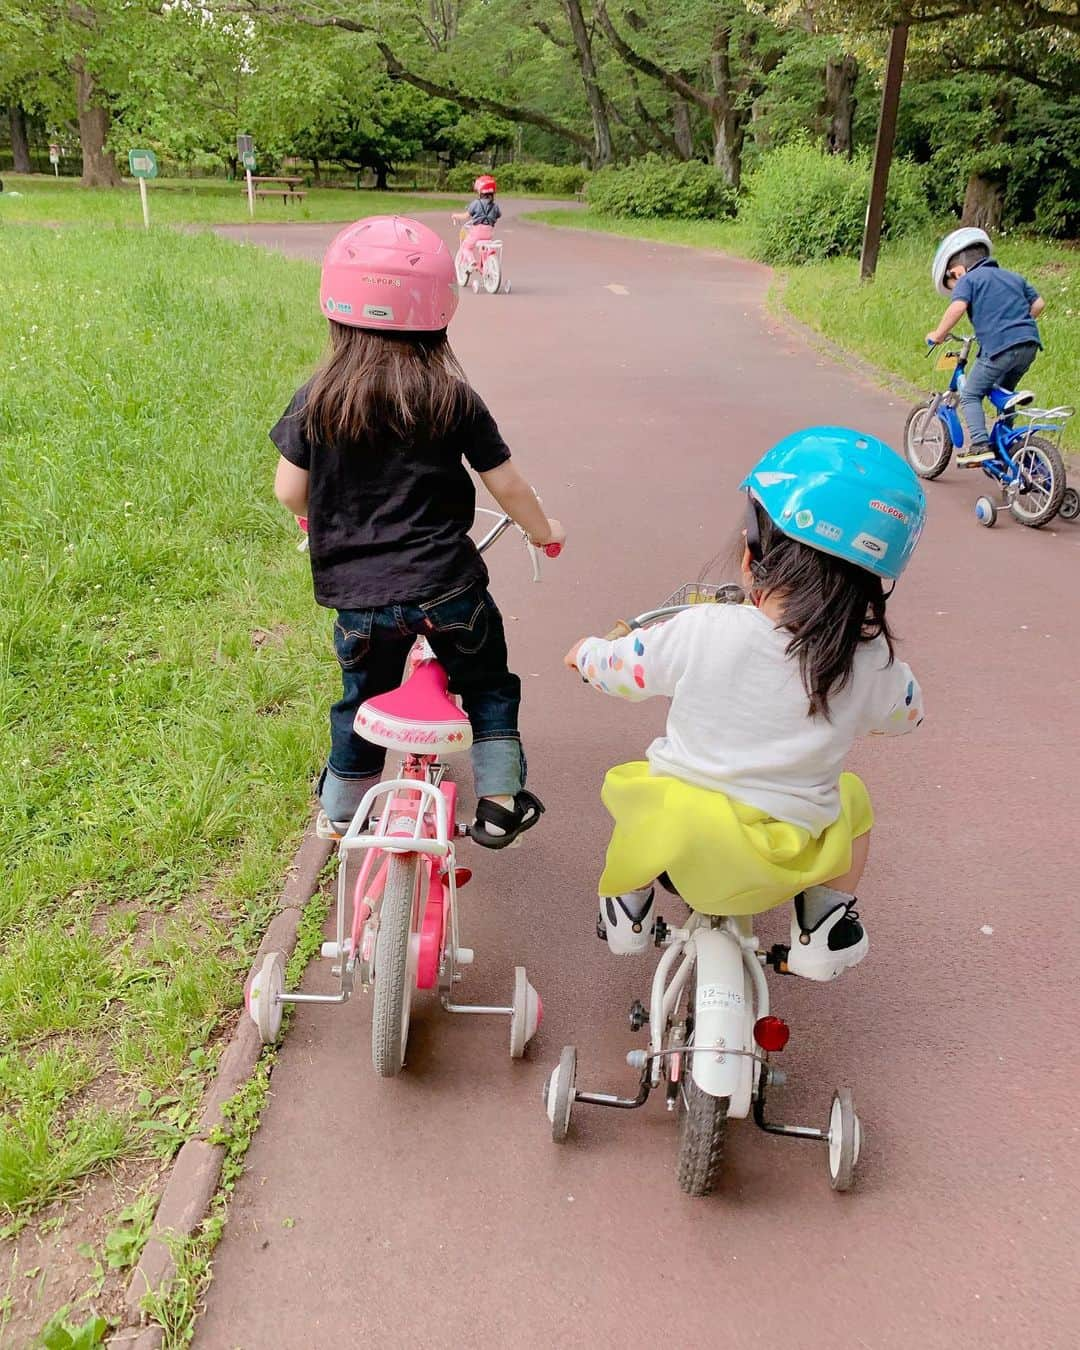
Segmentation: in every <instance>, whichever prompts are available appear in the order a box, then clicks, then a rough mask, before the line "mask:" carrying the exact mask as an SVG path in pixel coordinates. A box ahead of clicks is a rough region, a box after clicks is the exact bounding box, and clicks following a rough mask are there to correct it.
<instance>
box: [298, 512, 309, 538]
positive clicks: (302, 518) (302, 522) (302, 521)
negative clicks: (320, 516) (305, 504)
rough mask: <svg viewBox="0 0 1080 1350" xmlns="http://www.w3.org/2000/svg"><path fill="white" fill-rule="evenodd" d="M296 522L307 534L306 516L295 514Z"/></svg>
mask: <svg viewBox="0 0 1080 1350" xmlns="http://www.w3.org/2000/svg"><path fill="white" fill-rule="evenodd" d="M296 523H297V525H299V526H300V528H301V529H302V530H303V531H304V533H305V534H307V532H308V528H307V516H297V517H296Z"/></svg>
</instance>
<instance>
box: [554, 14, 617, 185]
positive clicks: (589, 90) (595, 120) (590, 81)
mask: <svg viewBox="0 0 1080 1350" xmlns="http://www.w3.org/2000/svg"><path fill="white" fill-rule="evenodd" d="M563 8H564V9H565V10H566V17H567V19H569V21H570V32H571V33H572V34H573V37H574V46H575V47H576V48H577V56H578V67H579V69H580V70H581V82H582V84H583V85H584V86H585V98H586V101H587V102H588V104H589V113H590V115H591V117H592V126H593V154H592V159H593V165H592V167H593V168H594V169H602V168H603V167H604V165H605V164H607V163H609V161H610V160H611V127H610V125H609V123H608V115H607V105H606V104H605V102H604V95H603V93H602V91H601V89H600V85H599V83H598V82H597V79H596V63H595V62H594V61H593V53H592V40H591V38H590V37H589V30H588V28H587V27H586V25H585V19H584V16H583V15H582V13H581V3H580V0H563Z"/></svg>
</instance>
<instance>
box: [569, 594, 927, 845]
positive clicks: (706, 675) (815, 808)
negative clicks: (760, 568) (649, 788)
mask: <svg viewBox="0 0 1080 1350" xmlns="http://www.w3.org/2000/svg"><path fill="white" fill-rule="evenodd" d="M790 640H791V634H790V632H788V630H787V629H785V628H783V627H777V626H776V625H775V624H774V622H773V620H772V619H770V618H769V617H768V616H767V615H765V614H763V613H762V612H761V611H760V610H759V609H755V608H754V606H753V605H696V606H694V607H693V608H692V609H688V610H685V611H684V612H683V613H681V614H678V615H676V616H675V617H674V618H672V619H669V620H668V621H667V622H666V623H662V624H658V625H656V626H655V627H652V628H647V629H644V630H642V631H640V632H633V633H630V634H629V635H628V636H627V637H623V638H619V639H617V640H616V641H614V642H609V641H607V640H606V639H604V638H595V637H594V638H587V639H586V640H585V642H583V643H582V645H581V647H580V648H579V650H578V654H577V664H578V669H579V670H580V671H581V673H582V675H583V676H584V678H585V679H586V680H587V681H588V682H589V683H590V684H591V685H593V686H594V688H596V689H600V690H602V691H603V692H604V693H606V694H612V695H615V696H616V697H619V698H626V699H631V700H634V701H637V700H639V699H645V698H652V697H653V696H654V695H661V696H663V697H666V698H670V699H671V707H670V709H669V710H668V718H667V728H666V731H665V733H664V735H663V736H660V737H658V738H657V739H656V740H655V741H653V743H652V745H650V746H649V749H648V752H647V757H648V760H649V764H650V766H651V768H652V772H653V773H654V774H669V775H671V776H672V777H674V778H681V779H683V781H684V782H687V783H694V784H696V785H697V786H698V787H703V788H710V789H712V790H714V791H717V792H724V793H727V795H728V796H729V797H732V798H734V799H735V800H737V801H740V802H745V803H746V804H747V805H748V806H753V807H757V808H758V810H761V811H765V812H767V813H768V814H769V815H770V816H772V817H774V818H775V819H776V820H785V821H789V822H790V823H791V824H793V825H801V826H802V827H803V828H805V829H807V830H809V831H810V833H811V834H812V835H813V836H814V837H815V838H816V837H817V836H818V835H819V834H820V833H821V831H822V830H823V829H825V827H826V826H827V825H831V824H832V822H833V821H834V820H836V819H837V817H838V816H839V814H840V791H839V778H840V772H841V770H842V768H843V766H844V760H845V758H846V757H847V754H848V751H849V750H850V749H851V746H852V744H853V742H854V741H855V740H856V739H857V738H858V737H860V736H867V735H902V734H903V733H904V732H907V731H911V730H913V729H914V728H915V727H917V726H918V725H919V723H920V722H921V721H922V718H923V701H922V691H921V690H920V688H919V685H918V681H917V680H916V679H915V677H914V675H913V674H912V673H911V669H910V667H908V666H907V665H906V664H905V663H904V662H903V661H894V662H893V663H892V664H891V665H890V664H889V653H888V648H887V647H886V646H885V642H884V639H882V638H877V639H875V640H874V641H873V642H867V643H865V644H863V645H862V646H861V647H860V648H859V650H858V652H857V654H856V657H855V668H854V671H853V672H852V677H851V679H850V680H849V681H848V683H847V684H846V685H845V686H844V688H843V689H841V690H839V691H838V692H837V693H834V694H832V695H831V696H830V698H829V717H828V718H825V717H822V716H814V717H811V716H809V715H808V711H807V710H808V708H809V699H808V697H807V693H806V689H805V687H804V686H803V682H802V679H801V677H800V675H799V664H798V661H797V660H795V659H793V658H791V657H789V656H788V655H787V652H786V648H787V645H788V643H789V641H790Z"/></svg>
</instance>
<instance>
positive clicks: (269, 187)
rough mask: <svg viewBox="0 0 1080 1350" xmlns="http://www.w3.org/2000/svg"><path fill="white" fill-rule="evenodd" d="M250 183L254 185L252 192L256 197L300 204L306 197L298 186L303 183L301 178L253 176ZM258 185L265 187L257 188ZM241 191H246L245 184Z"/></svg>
mask: <svg viewBox="0 0 1080 1350" xmlns="http://www.w3.org/2000/svg"><path fill="white" fill-rule="evenodd" d="M251 181H252V183H254V184H255V185H256V186H255V190H254V192H255V196H256V197H280V198H281V200H282V201H283V202H286V203H287V202H292V201H296V202H302V201H303V200H304V198H305V197H306V196H307V193H306V192H304V191H303V190H302V189H301V187H300V184H301V183H302V182H303V181H304V180H303V179H302V178H274V177H270V176H269V175H260V176H259V177H256V176H255V175H254V174H253V175H252V178H251ZM260 184H265V185H266V186H259V185H260ZM243 191H244V192H246V191H247V185H246V184H245V185H244V188H243Z"/></svg>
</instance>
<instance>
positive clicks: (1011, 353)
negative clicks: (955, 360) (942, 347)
mask: <svg viewBox="0 0 1080 1350" xmlns="http://www.w3.org/2000/svg"><path fill="white" fill-rule="evenodd" d="M1038 354H1039V344H1038V343H1037V342H1018V343H1017V344H1016V346H1015V347H1007V348H1006V349H1005V350H1004V351H1003V352H998V354H997V356H980V357H979V359H978V360H977V361H976V362H975V364H974V365H973V366H972V367H971V370H970V371H969V372H968V377H967V380H966V381H965V382H964V390H963V393H962V394H961V395H960V406H961V408H962V409H963V410H964V421H965V422H966V423H967V429H968V445H969V446H974V445H985V444H986V442H987V441H988V440H989V439H990V438H989V435H988V433H987V430H986V414H985V412H984V411H983V399H984V398H985V397H986V395H987V394H988V393H989V392H990V390H991V389H993V387H994V385H995V384H1000V385H1001V387H1002V389H1015V388H1016V386H1017V385H1018V384H1019V383H1020V381H1021V380H1022V379H1023V378H1024V376H1025V375H1026V374H1027V372H1028V369H1029V367H1030V366H1031V363H1032V361H1034V360H1035V358H1036V356H1038Z"/></svg>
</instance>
